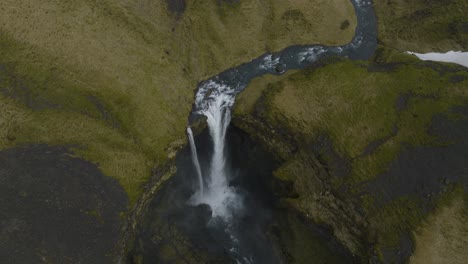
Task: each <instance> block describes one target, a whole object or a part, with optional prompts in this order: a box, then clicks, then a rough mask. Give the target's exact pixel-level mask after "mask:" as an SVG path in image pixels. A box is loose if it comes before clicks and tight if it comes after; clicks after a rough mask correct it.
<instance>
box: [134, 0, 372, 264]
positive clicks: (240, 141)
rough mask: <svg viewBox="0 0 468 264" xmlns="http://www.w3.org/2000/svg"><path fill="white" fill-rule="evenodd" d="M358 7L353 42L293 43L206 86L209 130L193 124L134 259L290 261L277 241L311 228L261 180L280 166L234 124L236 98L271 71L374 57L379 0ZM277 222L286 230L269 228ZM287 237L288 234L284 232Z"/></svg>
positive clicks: (202, 112) (201, 92) (337, 253)
mask: <svg viewBox="0 0 468 264" xmlns="http://www.w3.org/2000/svg"><path fill="white" fill-rule="evenodd" d="M352 3H353V6H354V9H355V12H356V16H357V21H358V24H357V27H356V33H355V36H354V38H353V40H352V41H351V42H350V43H349V44H346V45H343V46H324V45H307V46H299V45H296V46H290V47H288V48H286V49H284V50H282V51H280V52H277V53H271V54H264V55H262V56H260V57H258V58H256V59H254V60H252V61H250V62H248V63H245V64H242V65H240V66H237V67H235V68H231V69H228V70H226V71H224V72H222V73H220V74H219V75H216V76H214V77H212V78H210V79H209V80H206V81H203V82H201V83H200V84H199V86H198V91H197V94H196V97H195V103H194V105H193V108H192V112H191V115H190V117H189V123H192V122H193V121H194V120H197V119H198V118H200V117H203V116H204V117H206V120H207V125H208V131H206V130H205V131H204V132H202V133H201V134H200V135H198V136H195V137H194V135H193V134H192V131H191V129H190V127H189V128H187V134H188V137H189V142H190V148H186V149H184V150H182V151H181V152H180V153H179V155H178V158H177V161H176V162H177V168H178V171H177V174H176V175H175V176H174V177H173V179H171V181H170V182H169V183H168V184H166V186H165V187H164V189H163V190H161V191H160V192H159V193H158V194H157V195H156V197H155V198H154V200H153V201H152V202H151V204H150V212H149V213H148V214H149V216H148V217H147V219H145V221H143V223H142V226H143V227H142V228H140V230H141V231H140V234H139V240H138V241H139V242H138V243H137V245H136V246H135V248H134V249H133V250H134V252H133V254H134V255H143V256H144V257H143V259H144V260H143V262H145V259H148V260H152V261H154V260H155V259H157V260H160V261H163V259H165V258H168V257H169V258H171V257H172V255H174V256H176V258H177V259H182V260H183V261H184V263H198V262H210V263H211V262H216V263H219V262H221V263H225V262H232V263H245V264H250V263H281V262H284V261H285V260H284V259H281V258H282V257H281V256H280V255H281V253H275V252H278V251H280V250H278V245H276V246H275V242H273V241H272V239H271V237H272V236H273V237H274V236H282V237H285V236H286V237H287V236H288V233H292V232H294V230H293V229H295V230H296V229H297V230H302V229H304V230H305V229H306V227H304V226H305V224H303V223H300V222H301V221H300V220H298V218H297V217H296V216H294V217H289V216H285V215H287V214H285V213H284V212H283V211H284V209H280V208H277V207H275V205H274V204H275V197H274V195H273V194H271V193H270V192H269V191H268V190H266V189H267V188H266V187H264V186H265V185H266V182H265V181H264V180H262V179H264V178H268V177H271V173H272V171H273V170H274V167H275V165H274V164H275V161H274V160H273V159H272V158H271V157H270V158H268V157H267V156H268V154H267V153H266V152H264V151H262V150H261V149H259V147H256V146H252V145H255V144H253V143H252V142H250V141H249V139H248V136H245V135H244V134H242V133H243V132H241V131H238V130H237V129H235V128H233V127H230V126H229V124H230V120H231V109H232V107H233V105H234V103H235V97H236V95H237V94H238V93H240V92H242V91H243V90H244V89H245V87H246V86H247V84H248V83H249V82H250V81H251V80H252V79H254V78H256V77H259V76H262V75H264V74H274V75H280V74H283V73H285V72H286V71H288V70H291V69H300V68H305V67H307V66H309V65H311V64H313V63H315V62H317V61H318V60H321V59H324V58H329V57H347V58H350V59H353V60H361V59H369V58H370V57H371V56H372V55H373V53H374V51H375V49H376V47H377V24H376V17H375V14H374V11H373V7H372V2H371V1H363V0H352ZM236 140H237V141H236ZM291 219H292V220H291ZM273 223H274V225H278V226H281V228H283V227H285V226H286V228H285V230H284V231H281V228H280V229H278V230H277V231H271V230H270V231H267V229H269V227H271V226H272V224H273ZM291 226H292V227H291ZM296 227H297V228H296ZM298 228H299V229H298ZM301 228H302V229H301ZM307 228H308V227H307ZM270 229H271V228H270ZM167 230H169V231H167ZM297 230H296V231H297ZM317 230H318V231H317ZM317 230H316V231H317V232H315V231H314V232H315V233H320V234H319V235H317V237H316V238H313V241H319V242H317V244H316V247H317V248H322V249H320V250H321V251H326V252H332V253H330V254H329V255H327V256H328V257H329V258H330V259H333V261H332V262H335V257H336V258H337V260H336V262H337V263H347V262H350V261H351V260H350V259H351V258H348V257H349V255H347V254H348V253H346V252H344V251H345V250H343V249H342V248H341V247H340V246H339V245H336V244H337V243H331V242H330V241H333V237H332V236H331V235H324V234H325V233H326V232H323V231H320V230H319V229H317ZM282 232H283V233H286V235H284V234H283V235H280V234H281V233H282ZM307 232H309V231H307ZM151 233H154V234H157V235H154V236H157V237H158V238H157V239H156V238H154V237H152V236H151V235H150V234H151ZM273 233H278V234H277V235H272V234H273ZM299 233H301V231H299ZM286 240H287V239H286ZM320 241H321V242H320ZM276 244H278V243H276ZM324 245H325V246H324ZM275 247H276V249H275ZM156 249H157V250H156ZM155 251H158V252H155ZM142 252H143V253H142ZM202 252H208V255H209V257H207V258H204V257H203V256H205V257H206V255H204V253H202ZM317 254H318V253H317ZM130 255H132V254H130ZM163 255H164V256H163ZM317 256H321V255H320V254H318V255H317ZM218 257H219V258H218ZM207 259H208V260H209V261H208V260H207ZM213 259H215V260H213Z"/></svg>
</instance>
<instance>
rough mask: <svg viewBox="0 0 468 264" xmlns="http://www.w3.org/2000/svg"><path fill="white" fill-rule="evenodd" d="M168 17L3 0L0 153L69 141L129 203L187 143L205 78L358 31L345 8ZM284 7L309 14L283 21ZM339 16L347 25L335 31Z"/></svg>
mask: <svg viewBox="0 0 468 264" xmlns="http://www.w3.org/2000/svg"><path fill="white" fill-rule="evenodd" d="M166 10H167V9H166V4H165V2H164V1H118V0H104V1H96V0H85V1H78V2H76V1H72V2H70V1H67V2H64V1H58V0H45V1H40V3H39V2H38V1H31V0H19V1H17V0H5V1H3V2H2V5H1V6H0V33H1V34H0V92H1V93H0V114H1V115H0V123H1V124H2V126H1V128H0V149H5V148H9V147H13V146H15V145H18V144H29V143H47V144H51V145H56V144H67V145H72V146H73V147H74V148H75V150H76V153H77V154H78V155H80V156H82V157H84V158H86V159H87V160H90V161H92V162H95V163H98V164H99V167H100V168H101V169H102V170H103V172H104V173H105V174H107V175H109V176H112V177H115V178H117V179H118V180H119V181H120V183H121V184H122V185H123V186H124V188H125V189H126V191H127V193H128V194H129V196H130V199H131V201H132V202H133V201H135V200H136V199H137V197H138V196H139V194H140V193H141V184H142V183H144V182H145V181H146V180H147V179H148V177H149V176H150V172H151V169H152V168H154V167H155V166H156V167H158V166H159V165H161V164H163V163H164V162H165V161H166V160H167V158H170V157H172V156H173V155H174V150H175V149H177V147H178V146H180V145H181V144H184V127H185V124H186V118H187V116H188V113H189V111H190V108H191V103H192V99H193V90H194V89H195V88H196V83H197V82H198V81H200V80H202V79H204V78H207V77H208V76H211V75H214V74H216V73H218V72H220V71H222V70H224V69H226V68H228V67H231V66H235V65H237V64H239V63H241V62H245V61H248V60H251V59H253V58H254V57H256V56H259V55H260V54H262V53H264V52H265V51H268V50H277V49H281V48H283V47H285V46H287V45H290V44H298V43H309V42H322V43H326V44H342V43H345V42H347V41H349V40H350V38H351V37H352V35H353V29H354V26H355V18H354V13H353V9H352V6H351V5H350V3H349V1H347V0H335V1H320V0H317V1H314V2H313V3H310V2H308V1H282V2H281V3H276V1H253V0H251V1H242V3H240V4H221V5H219V4H218V1H215V0H211V1H189V3H188V6H187V9H186V12H185V13H184V14H183V15H182V16H181V17H180V18H178V19H177V18H176V16H175V15H174V14H171V13H169V12H168V11H166ZM288 10H301V12H302V15H301V12H296V11H295V12H292V13H293V14H296V16H297V17H295V16H286V18H284V15H283V13H285V12H288ZM330 13H334V14H338V15H335V16H328V15H327V14H330ZM312 14H314V16H312ZM344 20H349V21H350V22H351V26H350V27H349V28H348V29H346V30H341V31H339V32H340V33H341V34H333V35H329V34H328V30H329V28H337V29H338V30H339V27H340V25H341V23H342V22H343V21H344ZM291 23H292V24H294V23H296V24H297V23H299V24H297V25H296V24H294V25H295V26H297V27H295V29H294V30H291V26H292V24H291ZM277 31H278V32H282V34H273V32H277ZM305 32H308V33H307V34H305ZM337 32H338V31H337Z"/></svg>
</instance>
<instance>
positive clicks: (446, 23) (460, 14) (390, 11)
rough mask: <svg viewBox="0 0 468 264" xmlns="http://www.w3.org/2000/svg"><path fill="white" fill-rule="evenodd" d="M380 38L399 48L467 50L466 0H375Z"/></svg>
mask: <svg viewBox="0 0 468 264" xmlns="http://www.w3.org/2000/svg"><path fill="white" fill-rule="evenodd" d="M374 7H375V11H376V13H377V17H378V20H379V25H378V26H379V40H380V41H381V43H382V44H384V45H386V46H388V47H393V48H396V49H399V50H402V51H416V52H430V51H438V52H445V51H448V50H467V49H468V17H467V15H466V14H467V13H468V2H467V1H465V0H411V1H407V0H376V1H374Z"/></svg>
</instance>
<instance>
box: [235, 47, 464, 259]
mask: <svg viewBox="0 0 468 264" xmlns="http://www.w3.org/2000/svg"><path fill="white" fill-rule="evenodd" d="M466 87H468V75H467V72H466V69H465V68H463V67H460V66H456V65H447V64H438V63H428V62H421V61H418V60H417V59H415V58H414V57H412V56H409V55H404V54H401V53H399V52H397V51H393V50H389V49H385V48H380V49H379V50H378V52H377V54H376V55H375V57H374V58H373V60H372V61H369V62H350V61H334V62H332V61H330V62H326V63H322V64H320V65H316V66H314V67H313V68H311V69H307V70H304V71H298V72H295V73H291V74H288V75H285V76H282V77H271V76H266V77H264V78H259V79H257V80H254V81H253V82H252V83H251V84H250V86H249V87H248V88H247V89H246V90H245V91H244V92H243V93H242V94H241V95H240V96H239V98H238V102H237V104H236V109H235V115H234V121H233V122H234V124H236V125H237V126H239V127H241V128H242V129H244V130H245V131H247V132H248V133H250V135H252V136H253V137H254V138H256V139H257V140H258V141H259V142H262V143H263V144H265V145H266V146H268V147H269V148H270V150H271V151H272V152H273V153H275V154H276V155H277V156H278V157H280V158H281V159H282V160H283V161H284V163H283V165H282V167H280V168H279V169H278V170H277V171H276V172H275V173H274V175H275V178H276V180H277V181H279V182H282V184H278V185H279V186H289V187H288V188H280V191H279V192H278V194H279V195H280V196H283V197H284V199H285V200H287V202H288V203H289V204H290V205H291V206H292V207H294V208H296V209H298V210H300V211H301V212H302V213H303V214H304V215H305V216H306V217H307V218H309V219H310V220H311V221H314V222H316V223H321V224H323V225H325V226H329V227H330V228H332V229H333V232H334V235H335V236H336V237H337V238H338V239H339V240H341V241H342V242H343V243H344V244H345V245H346V246H347V247H348V248H349V249H350V250H351V251H352V252H353V253H355V254H357V255H360V256H361V257H363V258H364V259H367V258H371V259H372V258H375V259H380V260H382V261H384V262H388V263H394V262H401V261H406V259H407V258H408V257H409V256H410V255H411V254H412V250H413V248H414V244H413V242H414V241H416V245H418V244H421V243H423V242H418V240H419V239H421V236H416V237H413V232H415V231H416V230H418V228H419V227H420V226H421V224H422V223H423V222H424V221H425V220H424V219H426V218H427V215H428V214H437V212H438V211H437V210H436V208H439V207H442V205H440V204H446V202H444V201H447V200H450V199H452V198H450V197H453V196H454V195H455V193H458V195H461V197H465V198H466V194H464V192H463V191H462V192H461V193H462V194H460V193H459V192H455V190H457V188H458V187H457V186H459V187H460V188H462V189H463V188H466V186H467V185H466V184H467V181H466V179H467V165H466V162H464V161H463V158H462V157H463V156H464V157H466V155H467V153H466V151H463V150H462V149H464V148H465V149H466V145H465V144H466V142H467V137H466V135H467V134H466V133H465V131H466V127H467V123H466V109H467V103H468V97H467V96H468V94H467V90H466ZM291 186H292V187H291ZM440 197H445V198H443V199H442V198H440ZM453 239H454V240H456V241H463V238H462V236H458V237H453ZM460 243H463V242H460ZM456 253H457V254H464V253H463V252H462V251H460V250H458V251H457V252H456ZM458 256H459V255H458ZM417 257H418V256H417V255H416V256H414V257H413V258H414V259H416V258H417ZM414 261H416V260H414Z"/></svg>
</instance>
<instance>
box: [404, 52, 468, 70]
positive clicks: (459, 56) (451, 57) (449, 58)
mask: <svg viewBox="0 0 468 264" xmlns="http://www.w3.org/2000/svg"><path fill="white" fill-rule="evenodd" d="M407 53H409V54H412V55H415V56H416V57H418V58H419V59H421V60H424V61H442V62H452V63H456V64H459V65H462V66H465V67H468V52H462V51H449V52H446V53H437V52H430V53H416V52H411V51H407Z"/></svg>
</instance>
